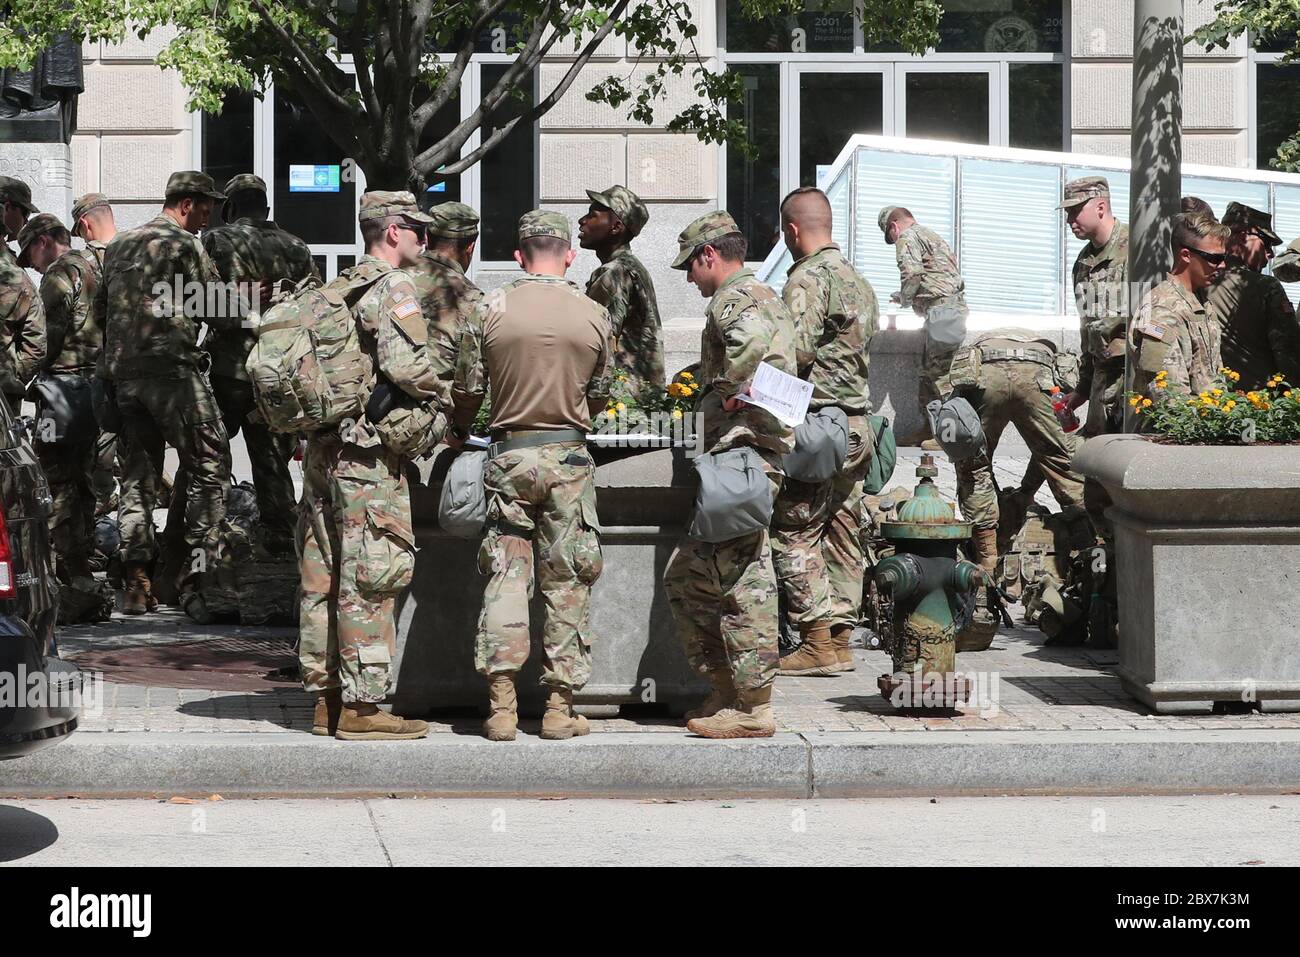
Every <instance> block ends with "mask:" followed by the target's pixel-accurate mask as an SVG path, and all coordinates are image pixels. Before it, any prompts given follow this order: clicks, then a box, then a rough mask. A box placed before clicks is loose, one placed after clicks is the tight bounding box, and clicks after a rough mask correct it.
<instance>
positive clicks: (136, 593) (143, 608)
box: [122, 562, 158, 615]
mask: <svg viewBox="0 0 1300 957" xmlns="http://www.w3.org/2000/svg"><path fill="white" fill-rule="evenodd" d="M122 582H123V584H124V585H125V586H126V588H125V593H124V594H123V596H122V613H123V614H125V615H143V614H145V613H146V612H150V611H153V610H154V609H155V608H157V607H158V600H157V599H156V598H154V597H153V591H152V584H151V583H150V581H149V573H148V572H147V571H145V569H144V562H126V563H125V564H124V565H123V567H122Z"/></svg>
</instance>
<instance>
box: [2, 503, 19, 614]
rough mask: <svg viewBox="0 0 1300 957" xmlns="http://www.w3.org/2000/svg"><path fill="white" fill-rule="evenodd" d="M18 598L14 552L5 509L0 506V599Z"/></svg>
mask: <svg viewBox="0 0 1300 957" xmlns="http://www.w3.org/2000/svg"><path fill="white" fill-rule="evenodd" d="M17 597H18V583H17V582H16V581H15V580H14V550H13V545H12V544H10V542H9V522H8V521H7V520H6V519H5V508H4V505H3V504H0V599H10V598H17Z"/></svg>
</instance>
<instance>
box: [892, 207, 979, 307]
mask: <svg viewBox="0 0 1300 957" xmlns="http://www.w3.org/2000/svg"><path fill="white" fill-rule="evenodd" d="M894 255H895V257H896V258H897V260H898V273H899V277H900V279H901V281H902V285H901V286H900V288H899V290H898V300H899V302H900V303H902V304H903V305H904V306H911V307H912V310H913V311H914V312H915V313H916V314H917V315H918V316H924V315H925V314H926V313H928V312H929V311H930V308H931V307H932V306H935V305H937V304H938V303H941V302H947V301H949V300H954V299H955V300H957V301H959V302H960V303H961V304H962V305H965V304H966V284H965V283H964V282H963V281H962V278H961V272H960V271H959V270H958V269H957V257H956V256H954V255H953V254H952V249H951V248H950V247H949V246H948V244H947V243H946V242H944V241H943V238H942V237H941V236H940V235H939V234H938V233H936V232H935V231H934V230H932V229H926V228H925V227H924V226H922V225H921V224H920V223H913V224H912V225H911V226H909V227H907V229H905V230H904V231H903V234H902V235H901V236H899V237H898V240H897V242H895V244H894Z"/></svg>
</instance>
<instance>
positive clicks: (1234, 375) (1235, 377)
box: [1228, 372, 1241, 382]
mask: <svg viewBox="0 0 1300 957" xmlns="http://www.w3.org/2000/svg"><path fill="white" fill-rule="evenodd" d="M1228 378H1229V379H1231V380H1232V381H1233V382H1240V381H1241V373H1240V372H1229V373H1228Z"/></svg>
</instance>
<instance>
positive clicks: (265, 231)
mask: <svg viewBox="0 0 1300 957" xmlns="http://www.w3.org/2000/svg"><path fill="white" fill-rule="evenodd" d="M203 248H204V249H205V250H206V251H207V254H208V255H209V256H210V257H211V258H212V263H213V265H215V266H216V267H217V273H218V274H219V275H220V276H221V281H222V282H226V283H235V284H238V286H239V287H243V288H244V289H245V290H247V292H246V294H247V295H248V297H249V301H250V303H251V301H252V295H253V293H252V291H251V290H252V287H253V286H257V287H259V288H258V291H257V293H256V295H257V296H258V301H259V304H260V307H261V309H263V310H264V309H266V308H268V307H269V306H270V303H271V296H273V295H274V294H275V292H276V291H277V290H276V289H275V284H277V283H286V284H287V285H289V286H296V285H297V284H298V283H300V282H302V281H303V280H304V279H307V278H309V277H310V278H313V279H315V280H316V281H317V282H319V281H320V278H321V277H320V273H319V272H318V271H317V269H316V264H315V263H314V262H313V261H312V258H311V249H310V248H309V247H308V246H307V244H306V243H304V242H303V241H302V240H301V239H299V238H298V237H297V236H295V235H294V234H293V233H290V232H287V231H285V230H283V229H281V228H280V227H279V226H277V225H276V224H275V223H274V222H272V221H271V220H255V219H247V218H245V219H238V220H236V221H235V222H233V223H231V224H230V225H229V226H221V227H218V228H217V229H210V230H204V232H203ZM256 341H257V335H256V334H255V333H254V332H253V331H252V330H251V329H249V328H234V329H213V330H212V331H211V332H209V333H208V336H207V338H206V339H204V340H203V348H204V349H205V350H206V351H207V353H208V355H209V356H211V357H212V369H211V371H212V374H213V375H223V376H230V377H231V378H235V379H247V378H248V372H247V371H246V370H245V369H244V363H245V362H247V361H248V353H249V352H250V351H251V350H252V348H253V343H254V342H256Z"/></svg>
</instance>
